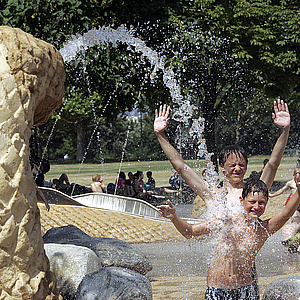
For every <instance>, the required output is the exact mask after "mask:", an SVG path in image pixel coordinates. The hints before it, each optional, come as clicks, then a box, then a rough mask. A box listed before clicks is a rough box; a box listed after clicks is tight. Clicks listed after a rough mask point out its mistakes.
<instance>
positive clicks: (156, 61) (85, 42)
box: [60, 26, 207, 160]
mask: <svg viewBox="0 0 300 300" xmlns="http://www.w3.org/2000/svg"><path fill="white" fill-rule="evenodd" d="M120 42H122V43H125V44H127V45H128V47H131V48H129V49H131V50H132V51H134V52H139V53H141V55H142V56H143V57H146V58H147V59H148V60H149V62H150V63H151V65H152V66H153V70H152V73H151V75H150V78H151V79H153V78H154V77H155V75H156V73H157V71H158V70H161V71H162V73H163V82H164V84H165V86H166V87H167V88H168V89H169V91H170V95H171V97H172V100H173V103H176V104H178V108H177V110H176V112H175V113H174V114H173V116H172V118H173V119H175V120H177V121H181V122H187V121H188V120H189V119H190V117H191V116H192V114H193V111H194V106H192V105H191V101H190V99H189V98H186V99H183V96H182V95H181V89H180V87H179V85H178V84H177V81H176V79H175V75H174V71H173V69H172V68H171V67H170V68H168V69H166V68H165V58H164V57H161V56H160V55H159V54H158V53H157V52H156V51H154V50H152V49H151V48H149V47H147V46H146V44H145V42H144V41H142V40H141V39H139V38H136V37H134V31H133V30H128V29H127V28H126V27H125V26H120V27H119V28H117V29H112V28H110V27H106V26H103V27H100V28H98V29H96V28H94V29H92V30H90V31H88V32H86V33H84V34H83V35H76V36H74V37H73V38H72V39H71V40H70V41H69V43H68V44H66V45H65V46H64V47H63V48H62V49H61V50H60V53H61V54H62V56H63V58H64V60H65V61H69V60H71V59H73V58H74V57H75V55H76V54H77V53H78V52H80V51H83V50H86V49H87V48H89V47H92V46H94V45H96V44H104V45H105V44H108V43H111V44H112V45H114V46H116V45H117V44H118V43H120ZM133 49H134V50H133ZM201 133H202V132H201ZM198 136H199V139H200V140H201V141H200V146H201V147H202V148H203V145H204V144H205V141H204V140H203V139H202V137H201V135H200V134H198ZM204 148H205V150H204V151H202V149H199V154H200V153H201V154H204V156H205V157H206V158H207V156H206V155H207V151H206V147H204ZM206 160H207V159H206Z"/></svg>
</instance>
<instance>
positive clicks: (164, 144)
mask: <svg viewBox="0 0 300 300" xmlns="http://www.w3.org/2000/svg"><path fill="white" fill-rule="evenodd" d="M169 113H170V107H169V106H168V107H167V106H166V105H164V106H160V108H159V111H158V110H157V109H156V110H155V120H154V132H155V134H156V136H157V139H158V141H159V143H160V145H161V148H162V149H163V151H164V153H165V154H166V156H167V158H168V159H169V161H170V162H171V164H172V165H173V167H174V169H175V170H176V171H177V172H178V173H179V174H180V175H181V177H182V178H183V179H184V180H185V182H186V183H187V184H188V185H189V186H190V188H191V189H192V190H193V191H194V192H195V193H196V194H198V195H199V196H200V197H201V198H202V199H203V200H204V201H205V202H206V201H210V200H211V199H213V196H212V193H211V191H210V190H209V188H208V185H207V183H206V182H205V181H204V180H203V179H202V178H200V176H198V174H197V173H196V172H194V171H193V170H192V169H191V168H190V167H189V166H188V165H187V164H186V163H185V162H184V160H183V159H182V157H181V156H180V154H179V153H178V152H177V150H176V149H175V148H174V147H173V146H172V145H171V144H170V143H169V141H168V139H167V137H166V135H165V133H164V131H165V129H166V128H167V126H168V123H169V120H170V119H169Z"/></svg>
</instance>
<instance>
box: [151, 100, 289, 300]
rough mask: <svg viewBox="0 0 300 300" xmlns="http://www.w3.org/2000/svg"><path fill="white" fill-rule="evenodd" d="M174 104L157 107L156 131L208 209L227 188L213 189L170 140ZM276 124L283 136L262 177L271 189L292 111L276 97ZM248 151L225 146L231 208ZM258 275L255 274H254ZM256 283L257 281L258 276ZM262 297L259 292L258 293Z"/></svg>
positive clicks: (236, 198) (223, 161)
mask: <svg viewBox="0 0 300 300" xmlns="http://www.w3.org/2000/svg"><path fill="white" fill-rule="evenodd" d="M169 113H170V107H167V106H166V105H164V106H160V108H159V111H158V110H156V111H155V121H154V132H155V133H156V136H157V138H158V141H159V143H160V145H161V147H162V149H163V151H164V153H165V154H166V156H167V158H168V159H169V161H170V162H171V164H172V165H173V167H174V169H175V170H176V171H177V172H178V173H179V174H180V175H181V176H182V178H183V179H184V180H185V182H186V183H187V184H188V185H189V186H190V187H191V188H192V189H193V190H194V191H195V192H196V194H197V195H199V196H200V197H201V198H202V199H203V201H204V202H205V204H206V207H207V209H208V210H212V209H213V206H214V203H215V201H214V198H215V195H217V196H218V195H220V194H221V193H222V192H223V191H224V188H216V189H214V190H211V189H210V188H209V185H208V183H207V181H205V180H203V179H202V178H201V177H200V176H199V175H198V174H197V173H196V172H194V171H193V170H192V169H191V168H190V167H189V166H188V165H187V164H186V163H185V162H184V160H183V159H182V157H181V156H180V155H179V153H178V152H177V151H176V149H175V148H174V147H173V146H172V145H171V144H170V143H169V141H168V139H167V137H166V135H165V133H164V131H165V129H166V128H167V125H168V122H169ZM272 118H273V121H274V124H275V125H276V126H278V127H279V129H280V133H279V137H278V139H277V141H276V143H275V145H274V148H273V151H272V154H271V157H270V159H269V161H268V163H267V164H266V166H265V167H264V169H263V172H262V175H261V177H260V179H261V180H262V181H263V182H265V184H266V185H267V187H268V189H269V188H270V187H271V185H272V183H273V180H274V178H275V175H276V171H277V168H278V166H279V164H280V161H281V158H282V155H283V152H284V149H285V146H286V143H287V139H288V135H289V129H290V114H289V111H288V106H287V104H286V103H284V102H283V101H282V100H278V101H274V113H273V114H272ZM247 164H248V160H247V155H246V152H245V151H244V149H243V148H242V147H239V146H236V145H231V146H227V147H225V148H224V149H223V150H222V152H221V153H220V157H219V166H220V169H221V170H222V171H223V172H224V174H225V177H226V187H225V188H226V193H227V195H226V204H227V206H229V207H230V208H234V207H236V206H238V205H239V197H240V196H241V195H242V189H243V180H244V176H245V173H246V171H247ZM254 277H256V276H255V274H254ZM253 284H256V282H255V280H254V282H253ZM257 299H258V295H257Z"/></svg>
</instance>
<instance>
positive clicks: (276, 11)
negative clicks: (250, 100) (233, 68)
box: [193, 0, 300, 96]
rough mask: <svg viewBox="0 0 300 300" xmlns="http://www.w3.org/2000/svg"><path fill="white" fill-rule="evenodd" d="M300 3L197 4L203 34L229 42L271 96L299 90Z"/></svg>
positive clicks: (240, 1)
mask: <svg viewBox="0 0 300 300" xmlns="http://www.w3.org/2000/svg"><path fill="white" fill-rule="evenodd" d="M299 9H300V3H299V2H298V1H293V0H273V1H271V0H262V1H256V0H248V1H245V0H234V1H228V0H223V1H218V2H215V1H212V0H196V1H195V6H194V8H193V13H194V16H195V17H196V18H197V20H199V24H200V26H201V27H202V29H203V30H205V31H206V30H210V31H212V32H215V33H219V34H221V35H223V36H224V37H226V38H229V39H230V41H231V43H230V48H231V50H232V53H234V54H235V55H236V56H237V57H238V58H240V59H242V61H243V63H244V64H245V65H247V66H248V68H249V70H251V71H253V72H254V73H255V74H256V75H258V76H257V80H256V81H255V84H256V85H257V86H258V87H260V88H264V89H265V90H266V92H267V93H268V94H269V95H271V96H283V95H287V94H288V93H289V92H290V90H291V89H294V88H296V89H297V90H299V88H300V86H299V83H300V81H299V80H300V79H299V51H300V47H299V46H300V45H299V43H300V38H299V34H300V25H299V24H300V14H299Z"/></svg>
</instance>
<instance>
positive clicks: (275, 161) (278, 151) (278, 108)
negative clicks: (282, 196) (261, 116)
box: [260, 99, 291, 188]
mask: <svg viewBox="0 0 300 300" xmlns="http://www.w3.org/2000/svg"><path fill="white" fill-rule="evenodd" d="M272 118H273V120H274V124H275V125H276V126H278V127H279V128H280V134H279V137H278V139H277V142H276V144H275V146H274V148H273V151H272V154H271V157H270V160H269V162H268V163H267V164H266V166H265V167H264V169H263V173H262V175H261V177H260V179H261V180H262V181H263V182H264V183H265V184H266V185H267V187H268V188H270V187H271V185H272V183H273V180H274V178H275V175H276V172H277V169H278V166H279V164H280V161H281V158H282V155H283V152H284V149H285V146H286V143H287V140H288V136H289V130H290V122H291V121H290V114H289V109H288V106H287V104H286V103H284V101H283V100H280V99H278V101H277V102H276V101H274V113H273V114H272Z"/></svg>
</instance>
